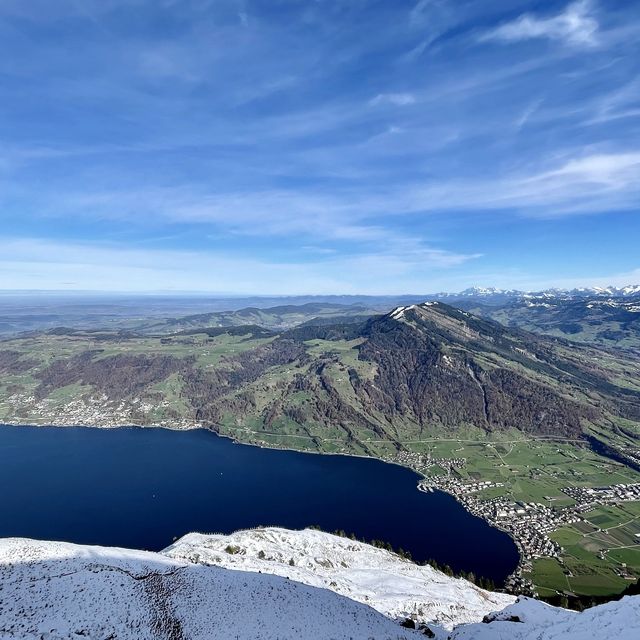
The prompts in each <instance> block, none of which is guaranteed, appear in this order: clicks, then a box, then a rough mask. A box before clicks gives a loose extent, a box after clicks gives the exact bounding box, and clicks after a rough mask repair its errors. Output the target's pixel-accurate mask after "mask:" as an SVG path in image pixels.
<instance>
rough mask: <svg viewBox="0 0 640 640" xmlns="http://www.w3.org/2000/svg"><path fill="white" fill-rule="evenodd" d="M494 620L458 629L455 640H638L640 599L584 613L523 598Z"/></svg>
mask: <svg viewBox="0 0 640 640" xmlns="http://www.w3.org/2000/svg"><path fill="white" fill-rule="evenodd" d="M492 618H493V620H492V621H491V622H489V623H486V624H485V623H480V624H477V623H476V624H471V625H466V626H464V627H461V628H459V629H456V630H455V631H454V632H453V633H452V634H451V636H450V637H451V640H538V639H544V640H595V639H597V640H607V639H609V638H611V639H614V638H615V640H637V638H638V637H640V596H626V597H624V598H622V600H619V601H616V602H607V603H606V604H602V605H599V606H597V607H592V608H591V609H586V610H585V611H583V612H581V613H577V612H575V611H567V610H566V609H560V608H557V607H552V606H550V605H548V604H545V603H543V602H539V601H538V600H532V599H531V598H521V599H520V600H519V601H518V602H517V603H515V604H513V605H511V606H509V607H507V608H506V609H504V610H503V611H501V612H500V613H498V614H496V615H495V616H492Z"/></svg>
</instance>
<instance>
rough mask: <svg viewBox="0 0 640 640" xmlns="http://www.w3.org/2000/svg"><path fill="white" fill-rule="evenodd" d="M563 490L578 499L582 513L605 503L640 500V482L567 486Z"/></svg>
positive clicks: (578, 506) (578, 507)
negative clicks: (600, 485)
mask: <svg viewBox="0 0 640 640" xmlns="http://www.w3.org/2000/svg"><path fill="white" fill-rule="evenodd" d="M562 491H563V492H564V493H566V494H567V495H568V496H570V497H571V498H573V499H574V500H575V501H576V506H575V508H576V510H577V511H579V512H580V513H584V512H585V511H590V510H591V509H594V508H595V507H598V506H600V505H603V504H616V503H617V502H628V501H631V500H640V482H636V483H634V484H612V485H610V486H608V487H566V488H565V489H563V490H562Z"/></svg>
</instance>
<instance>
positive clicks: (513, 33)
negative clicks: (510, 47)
mask: <svg viewBox="0 0 640 640" xmlns="http://www.w3.org/2000/svg"><path fill="white" fill-rule="evenodd" d="M591 9H592V7H591V2H590V1H589V0H579V1H578V2H574V3H573V4H570V5H569V6H567V8H566V9H565V10H564V11H563V12H562V13H560V14H558V15H556V16H553V17H551V18H539V17H537V16H534V15H531V14H524V15H521V16H520V17H519V18H517V19H516V20H514V21H513V22H508V23H506V24H503V25H501V26H499V27H497V28H496V29H493V30H491V31H489V32H487V33H485V34H484V35H482V36H481V38H480V39H481V40H498V41H502V42H518V41H521V40H531V39H535V38H547V39H549V40H558V41H560V42H562V43H564V44H568V45H572V46H581V47H591V46H594V45H596V44H597V35H598V27H599V25H598V21H597V20H596V19H595V18H594V17H593V15H592V14H591Z"/></svg>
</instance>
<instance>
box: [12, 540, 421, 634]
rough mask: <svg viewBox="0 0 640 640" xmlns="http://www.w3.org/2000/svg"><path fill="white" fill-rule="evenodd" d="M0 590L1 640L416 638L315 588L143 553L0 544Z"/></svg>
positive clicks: (370, 611)
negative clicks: (0, 596) (0, 595)
mask: <svg viewBox="0 0 640 640" xmlns="http://www.w3.org/2000/svg"><path fill="white" fill-rule="evenodd" d="M0 588H1V591H0V593H1V594H2V598H1V599H0V638H1V639H2V640H8V639H9V638H11V639H18V638H19V639H20V640H23V639H24V640H31V639H32V640H36V639H38V640H63V639H64V640H71V639H74V640H78V639H79V638H85V639H89V640H98V639H100V640H104V639H106V638H114V639H115V638H117V639H118V640H158V639H167V640H205V639H207V640H230V639H234V640H235V639H237V640H275V639H278V640H286V639H291V640H294V639H295V640H315V639H320V638H323V639H324V638H327V639H329V638H331V639H335V640H340V639H344V640H347V639H348V638H353V639H354V640H355V639H362V640H365V639H370V638H372V639H376V640H377V639H380V640H410V639H411V638H419V637H421V638H424V636H423V635H422V634H419V633H418V632H416V631H411V630H408V629H403V628H402V627H400V626H399V625H398V623H397V622H394V621H392V620H390V619H388V618H385V617H384V616H383V615H382V614H380V613H378V612H377V611H375V610H373V609H372V608H370V607H367V606H366V605H363V604H360V603H358V602H354V601H352V600H349V599H347V598H345V597H343V596H339V595H337V594H335V593H333V592H331V591H328V590H325V589H318V588H315V587H309V586H306V585H303V584H299V583H296V582H294V581H292V580H287V579H286V578H282V577H279V576H273V575H265V574H259V573H250V572H240V571H229V570H226V569H223V568H220V567H205V566H202V565H197V564H193V563H190V562H186V561H183V560H175V559H172V558H168V557H166V556H163V555H162V554H157V553H150V552H144V551H130V550H125V549H113V548H104V547H88V546H78V545H73V544H69V543H62V542H38V541H34V540H27V539H22V538H9V539H6V540H1V541H0Z"/></svg>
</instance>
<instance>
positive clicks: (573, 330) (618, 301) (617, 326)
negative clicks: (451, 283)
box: [456, 289, 640, 353]
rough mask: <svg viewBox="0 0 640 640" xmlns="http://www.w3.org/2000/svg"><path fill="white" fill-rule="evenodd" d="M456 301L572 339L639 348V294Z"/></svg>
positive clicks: (513, 323)
mask: <svg viewBox="0 0 640 640" xmlns="http://www.w3.org/2000/svg"><path fill="white" fill-rule="evenodd" d="M456 305H457V306H459V307H460V308H463V309H466V310H468V311H471V312H473V313H476V314H478V315H482V316H484V317H487V318H491V319H493V320H497V321H498V322H501V323H502V324H504V325H506V326H511V327H520V328H522V329H526V330H527V331H533V332H537V333H543V334H547V335H551V336H558V337H562V338H567V339H569V340H573V341H577V342H581V343H587V344H594V345H601V346H604V347H612V348H616V349H629V350H633V351H635V352H636V353H638V352H639V350H640V295H638V293H637V291H635V289H633V292H632V293H629V294H627V295H624V296H622V295H618V296H609V295H606V294H604V293H601V294H599V295H587V294H586V293H585V294H583V295H581V296H569V295H555V296H550V295H542V294H540V295H537V294H536V295H528V296H523V297H521V298H518V299H510V300H507V301H506V302H504V301H503V302H502V303H501V304H487V303H486V302H485V301H484V300H482V299H479V298H474V299H471V300H459V301H457V302H456Z"/></svg>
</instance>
